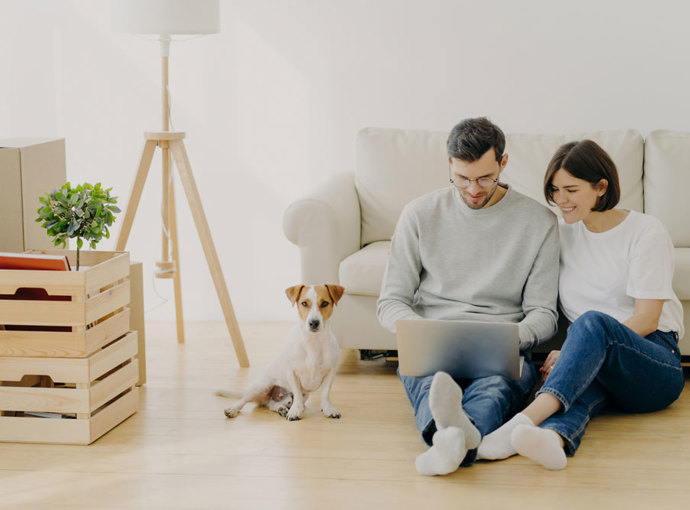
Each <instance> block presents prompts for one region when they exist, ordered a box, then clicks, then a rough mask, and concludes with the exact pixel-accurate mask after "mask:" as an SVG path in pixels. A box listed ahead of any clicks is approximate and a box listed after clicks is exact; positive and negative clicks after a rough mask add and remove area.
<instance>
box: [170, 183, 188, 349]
mask: <svg viewBox="0 0 690 510" xmlns="http://www.w3.org/2000/svg"><path fill="white" fill-rule="evenodd" d="M168 199H169V207H170V211H169V217H168V219H169V225H170V243H171V244H172V260H173V262H174V264H175V275H174V276H173V286H174V288H175V319H176V322H177V342H178V343H184V319H183V316H182V281H181V280H182V276H181V274H180V249H179V244H178V237H177V212H176V211H175V183H174V182H173V179H170V189H169V190H168Z"/></svg>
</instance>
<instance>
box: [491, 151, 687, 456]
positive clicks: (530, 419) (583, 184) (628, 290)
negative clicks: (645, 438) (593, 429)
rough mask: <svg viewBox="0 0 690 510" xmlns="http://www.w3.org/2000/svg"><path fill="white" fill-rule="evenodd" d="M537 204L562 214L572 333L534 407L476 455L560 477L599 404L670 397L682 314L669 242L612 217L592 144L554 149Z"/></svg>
mask: <svg viewBox="0 0 690 510" xmlns="http://www.w3.org/2000/svg"><path fill="white" fill-rule="evenodd" d="M544 195H545V196H546V200H547V201H548V202H549V203H551V204H553V203H555V204H556V205H557V206H558V207H559V208H560V210H561V212H562V214H563V219H562V220H561V222H560V228H559V230H560V241H561V262H560V277H559V301H560V306H561V310H562V311H563V313H564V314H565V316H566V317H567V318H568V320H569V321H570V322H571V323H572V324H571V326H570V328H569V329H568V335H567V338H566V340H565V343H564V344H563V347H562V350H561V351H552V352H551V353H550V354H549V356H548V357H547V358H546V361H545V363H544V366H543V368H542V369H541V370H542V376H543V378H546V380H545V382H544V384H543V386H542V387H541V389H540V390H539V391H538V392H537V395H536V398H535V400H534V401H533V402H532V403H531V404H530V405H529V406H528V407H527V408H525V410H524V411H523V412H522V413H518V414H517V415H515V416H514V417H513V418H512V419H511V420H510V421H508V422H507V423H505V424H504V425H503V426H502V427H500V428H499V429H497V430H496V431H494V432H493V433H491V434H489V435H487V436H486V437H485V438H484V440H483V441H482V443H481V444H480V446H479V451H478V456H479V458H484V459H503V458H506V457H509V456H511V455H515V454H516V453H518V454H520V455H523V456H525V457H528V458H530V459H533V460H535V461H537V462H539V463H540V464H542V465H543V466H544V467H546V468H549V469H562V468H564V467H565V465H566V455H568V456H572V455H573V454H574V453H575V451H576V450H577V448H578V446H579V445H580V440H581V439H582V436H583V435H584V432H585V428H586V427H587V424H588V423H589V420H590V419H591V418H592V417H594V416H595V415H596V414H597V413H599V411H601V409H602V408H603V407H604V405H606V404H612V405H614V406H616V408H618V409H620V410H622V411H624V412H630V413H644V412H651V411H657V410H659V409H663V408H665V407H667V406H668V405H670V404H671V403H672V402H674V401H675V400H676V399H677V398H678V396H679V395H680V393H681V391H682V389H683V384H684V377H683V370H682V368H681V365H680V356H681V355H680V352H679V350H678V339H679V338H680V337H682V336H683V309H682V307H681V304H680V301H678V298H677V297H676V295H675V294H674V292H673V289H672V287H671V280H672V277H673V245H672V243H671V239H670V237H669V235H668V233H667V232H666V230H665V228H664V226H663V225H662V223H661V222H660V221H659V220H657V219H656V218H654V217H652V216H648V215H646V214H642V213H639V212H636V211H628V210H623V209H614V207H615V205H616V204H617V203H618V200H619V197H620V186H619V182H618V173H617V171H616V166H615V164H614V163H613V161H612V160H611V158H610V157H609V155H608V154H607V153H606V152H605V151H604V150H603V149H602V148H601V147H600V146H599V145H597V144H596V143H595V142H593V141H591V140H583V141H581V142H571V143H567V144H565V145H563V146H561V147H560V148H559V149H558V150H557V151H556V154H555V155H554V156H553V158H552V159H551V162H550V163H549V166H548V168H547V170H546V175H545V177H544Z"/></svg>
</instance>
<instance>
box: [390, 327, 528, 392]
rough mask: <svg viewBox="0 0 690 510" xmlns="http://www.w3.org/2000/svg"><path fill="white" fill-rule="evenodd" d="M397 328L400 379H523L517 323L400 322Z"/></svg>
mask: <svg viewBox="0 0 690 510" xmlns="http://www.w3.org/2000/svg"><path fill="white" fill-rule="evenodd" d="M396 326H397V331H398V334H397V340H398V368H399V370H400V374H401V375H411V376H417V377H421V376H427V375H432V374H435V373H436V372H438V371H443V372H447V373H449V374H450V375H451V376H452V377H453V378H455V379H476V378H479V377H486V376H490V375H502V376H505V377H507V378H509V379H513V380H517V379H520V375H521V373H522V363H523V361H524V359H523V358H522V357H521V356H520V340H519V336H518V325H517V323H513V322H476V321H450V320H426V319H425V320H399V321H398V322H397V325H396Z"/></svg>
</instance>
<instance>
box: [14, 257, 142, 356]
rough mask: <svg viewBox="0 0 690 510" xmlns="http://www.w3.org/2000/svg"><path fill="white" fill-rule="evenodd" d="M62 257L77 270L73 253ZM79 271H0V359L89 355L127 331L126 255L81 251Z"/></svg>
mask: <svg viewBox="0 0 690 510" xmlns="http://www.w3.org/2000/svg"><path fill="white" fill-rule="evenodd" d="M34 253H56V254H65V255H67V256H68V258H69V259H70V264H71V265H72V268H75V267H76V252H75V251H57V250H56V251H40V252H34ZM80 262H81V266H82V267H81V268H80V270H79V271H74V270H72V271H28V270H0V356H21V357H27V356H40V357H54V358H78V357H85V356H89V355H90V354H92V353H94V352H96V351H98V350H99V349H100V348H101V347H103V346H104V345H106V344H108V343H110V342H112V341H113V340H115V339H116V338H119V337H121V336H122V335H124V334H125V333H126V332H127V331H129V329H130V327H129V319H130V309H129V301H130V284H129V254H128V253H126V252H105V251H94V252H92V251H86V250H85V251H83V252H82V253H81V254H80Z"/></svg>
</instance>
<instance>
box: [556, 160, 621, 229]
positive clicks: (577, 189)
mask: <svg viewBox="0 0 690 510" xmlns="http://www.w3.org/2000/svg"><path fill="white" fill-rule="evenodd" d="M607 186H608V183H607V181H606V179H601V180H600V181H599V182H598V183H596V184H591V183H589V182H587V181H585V180H584V179H578V178H577V177H575V176H573V175H572V174H571V173H570V172H568V171H567V170H566V169H565V168H561V169H560V170H558V171H556V173H554V174H553V179H552V181H551V196H552V197H553V201H554V202H555V203H556V205H557V206H558V208H559V209H560V210H561V213H562V214H563V220H564V221H565V222H566V223H576V222H578V221H580V220H585V219H586V218H587V217H588V216H589V215H590V214H591V213H592V209H593V208H594V207H595V206H596V204H597V202H598V201H599V198H600V197H601V196H602V195H603V194H604V193H606V188H607Z"/></svg>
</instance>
